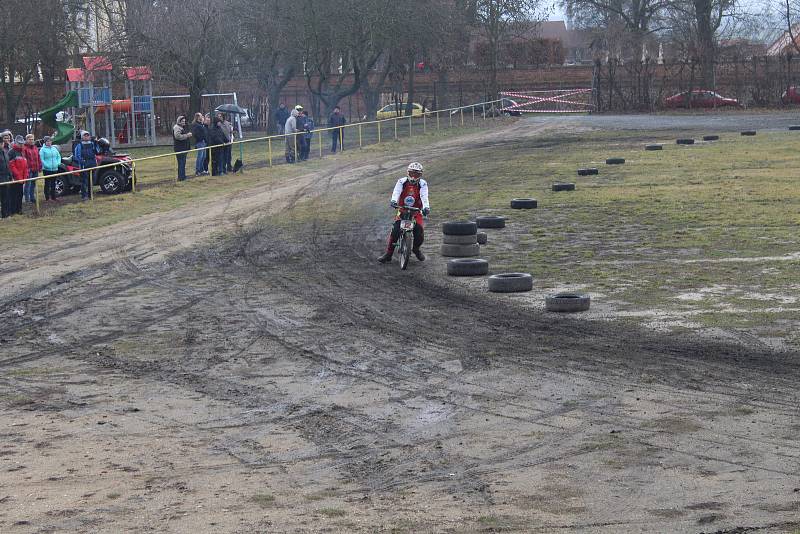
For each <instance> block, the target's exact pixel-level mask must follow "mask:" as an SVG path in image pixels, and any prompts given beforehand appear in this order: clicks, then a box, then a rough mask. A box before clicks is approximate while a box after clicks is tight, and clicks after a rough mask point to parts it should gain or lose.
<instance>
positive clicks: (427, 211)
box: [422, 208, 431, 217]
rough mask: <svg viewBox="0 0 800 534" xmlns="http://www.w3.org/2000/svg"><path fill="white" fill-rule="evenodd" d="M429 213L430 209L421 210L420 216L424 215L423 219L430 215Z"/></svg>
mask: <svg viewBox="0 0 800 534" xmlns="http://www.w3.org/2000/svg"><path fill="white" fill-rule="evenodd" d="M430 213H431V209H430V208H422V215H424V216H425V217H427V216H428V215H430Z"/></svg>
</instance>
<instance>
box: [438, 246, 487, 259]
mask: <svg viewBox="0 0 800 534" xmlns="http://www.w3.org/2000/svg"><path fill="white" fill-rule="evenodd" d="M441 253H442V256H446V257H448V258H468V257H470V256H477V255H478V254H480V253H481V246H480V245H479V244H477V243H472V244H471V245H442V248H441Z"/></svg>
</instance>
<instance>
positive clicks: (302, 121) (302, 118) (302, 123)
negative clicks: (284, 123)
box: [294, 104, 308, 161]
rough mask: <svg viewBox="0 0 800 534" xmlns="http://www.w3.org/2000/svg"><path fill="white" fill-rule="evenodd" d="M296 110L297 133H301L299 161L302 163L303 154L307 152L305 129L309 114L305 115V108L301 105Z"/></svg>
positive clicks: (299, 136) (298, 147) (299, 138)
mask: <svg viewBox="0 0 800 534" xmlns="http://www.w3.org/2000/svg"><path fill="white" fill-rule="evenodd" d="M294 109H296V110H297V131H298V132H300V135H298V136H297V161H302V160H303V154H304V153H305V151H306V149H305V146H306V136H305V129H306V118H308V114H306V115H303V106H301V105H299V104H298V105H297V106H295V107H294Z"/></svg>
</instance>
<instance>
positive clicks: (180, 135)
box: [172, 115, 192, 182]
mask: <svg viewBox="0 0 800 534" xmlns="http://www.w3.org/2000/svg"><path fill="white" fill-rule="evenodd" d="M191 138H192V132H187V131H186V117H184V116H183V115H181V116H180V117H178V120H176V121H175V126H173V127H172V149H173V151H174V152H176V154H175V159H177V160H178V181H179V182H182V181H184V180H186V157H187V156H188V154H187V153H186V151H187V150H191V149H192V145H191V143H190V141H189V139H191ZM178 152H183V154H178Z"/></svg>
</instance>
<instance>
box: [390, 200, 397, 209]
mask: <svg viewBox="0 0 800 534" xmlns="http://www.w3.org/2000/svg"><path fill="white" fill-rule="evenodd" d="M389 206H390V207H392V208H397V201H396V200H390V201H389Z"/></svg>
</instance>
